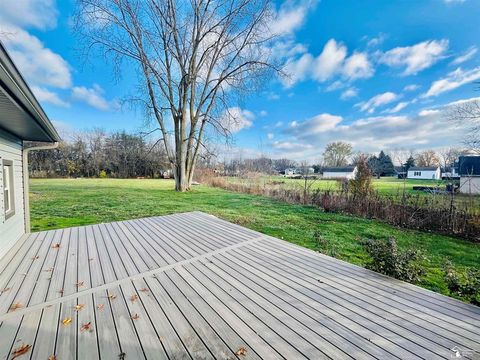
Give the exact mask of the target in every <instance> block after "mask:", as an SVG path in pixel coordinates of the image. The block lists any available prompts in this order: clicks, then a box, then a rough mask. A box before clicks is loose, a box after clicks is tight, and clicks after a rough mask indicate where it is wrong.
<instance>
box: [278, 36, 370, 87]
mask: <svg viewBox="0 0 480 360" xmlns="http://www.w3.org/2000/svg"><path fill="white" fill-rule="evenodd" d="M347 53H348V50H347V47H346V46H345V45H343V44H342V43H339V42H337V41H336V40H335V39H330V40H329V41H327V43H326V44H325V46H324V47H323V50H322V52H321V53H320V54H319V55H318V56H316V57H315V56H313V55H312V54H310V53H308V52H306V53H303V54H302V55H301V56H300V57H295V56H294V57H291V58H290V59H289V60H288V61H287V63H286V65H285V68H284V70H285V73H286V74H287V76H286V77H285V78H283V79H282V82H283V84H284V86H286V87H291V86H293V85H294V84H296V83H297V82H300V81H304V80H307V79H312V80H316V81H319V82H324V81H327V80H329V79H331V78H333V77H334V76H336V75H339V76H341V77H342V78H343V79H344V80H347V81H353V80H356V79H360V78H369V77H371V76H372V75H373V73H374V68H373V66H372V64H371V62H370V60H369V59H368V55H367V54H366V53H363V52H358V51H355V52H354V53H353V54H352V55H351V56H349V57H347ZM340 87H343V85H342V84H341V82H339V81H335V82H334V83H332V84H331V85H330V86H329V87H328V88H327V91H332V90H334V89H338V88H340Z"/></svg>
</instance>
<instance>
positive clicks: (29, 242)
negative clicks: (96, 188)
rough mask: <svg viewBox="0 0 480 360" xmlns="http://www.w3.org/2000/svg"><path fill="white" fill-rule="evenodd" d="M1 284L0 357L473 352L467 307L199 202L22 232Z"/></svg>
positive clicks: (473, 328)
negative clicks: (17, 353)
mask: <svg viewBox="0 0 480 360" xmlns="http://www.w3.org/2000/svg"><path fill="white" fill-rule="evenodd" d="M57 244H58V245H57ZM0 289H4V290H6V291H3V292H2V293H1V294H0V359H9V358H11V357H12V356H13V354H12V352H13V351H14V350H15V349H17V348H18V347H19V346H22V345H24V344H26V345H31V348H29V349H28V352H27V354H28V356H26V358H28V357H30V358H32V359H36V358H39V359H40V358H44V359H47V358H49V357H50V356H53V355H55V356H56V358H57V359H65V358H69V359H70V358H76V359H86V358H88V359H119V358H122V357H125V358H127V359H128V358H135V359H143V358H147V359H275V358H278V359H280V358H286V359H302V358H308V359H365V360H370V359H386V358H388V359H416V358H419V359H448V358H452V357H453V356H454V355H455V354H454V352H453V351H452V349H453V348H455V347H457V348H460V349H461V350H477V351H480V308H478V307H475V306H473V305H469V304H465V303H462V302H460V301H457V300H455V299H451V298H447V297H444V296H442V295H439V294H436V293H433V292H430V291H428V290H424V289H421V288H419V287H416V286H413V285H411V284H406V283H403V282H401V281H397V280H394V279H391V278H388V277H385V276H383V275H380V274H377V273H373V272H371V271H368V270H365V269H362V268H359V267H357V266H355V265H352V264H348V263H345V262H342V261H339V260H336V259H333V258H330V257H328V256H325V255H322V254H318V253H315V252H312V251H310V250H307V249H304V248H301V247H299V246H296V245H292V244H290V243H287V242H285V241H282V240H278V239H275V238H272V237H269V236H265V235H262V234H260V233H257V232H255V231H253V230H250V229H246V228H243V227H241V226H239V225H235V224H231V223H229V222H226V221H224V220H221V219H218V218H216V217H213V216H211V215H208V214H204V213H200V212H192V213H184V214H174V215H169V216H163V217H151V218H144V219H137V220H128V221H122V222H114V223H108V224H98V225H91V226H83V227H75V228H67V229H61V230H51V231H46V232H40V233H34V234H31V235H29V236H27V237H23V238H22V239H21V240H20V242H19V244H18V245H16V246H14V248H13V249H12V252H11V253H9V254H7V255H6V256H5V257H4V258H3V259H2V260H0ZM12 304H19V305H20V306H17V308H15V306H14V307H12ZM65 319H71V321H66V322H65V324H64V322H63V320H65ZM477 355H478V356H477ZM475 356H477V358H480V353H479V354H475V353H471V354H470V358H474V359H475Z"/></svg>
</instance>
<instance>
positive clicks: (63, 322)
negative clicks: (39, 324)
mask: <svg viewBox="0 0 480 360" xmlns="http://www.w3.org/2000/svg"><path fill="white" fill-rule="evenodd" d="M71 322H72V318H65V319H63V320H62V324H63V325H65V326H67V325H70V323H71Z"/></svg>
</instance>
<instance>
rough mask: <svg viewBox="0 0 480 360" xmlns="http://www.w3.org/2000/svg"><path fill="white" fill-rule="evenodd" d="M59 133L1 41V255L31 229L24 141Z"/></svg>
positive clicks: (56, 138) (49, 139) (48, 139)
mask: <svg viewBox="0 0 480 360" xmlns="http://www.w3.org/2000/svg"><path fill="white" fill-rule="evenodd" d="M59 140H60V137H59V135H58V133H57V131H56V130H55V128H54V127H53V125H52V123H51V122H50V120H49V119H48V117H47V115H46V114H45V112H44V111H43V109H42V108H41V106H40V105H39V103H38V101H37V100H36V98H35V96H34V95H33V93H32V91H31V90H30V88H29V87H28V85H27V83H26V82H25V80H24V79H23V77H22V76H21V74H20V72H19V71H18V69H17V68H16V66H15V65H14V63H13V62H12V60H11V58H10V57H9V55H8V53H7V51H6V50H5V48H4V47H3V45H2V44H1V43H0V194H1V196H0V258H2V257H3V256H4V255H5V254H6V253H7V251H8V250H9V249H10V248H11V247H12V246H14V244H15V243H16V242H17V240H19V239H20V238H21V237H22V235H23V234H25V233H27V232H29V231H30V220H29V208H28V160H27V154H28V152H29V151H31V150H32V149H37V150H38V149H43V148H47V147H52V145H51V144H49V145H47V146H41V147H31V148H29V149H28V150H27V149H25V148H24V141H39V142H46V143H56V142H58V141H59Z"/></svg>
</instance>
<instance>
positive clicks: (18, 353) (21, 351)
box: [12, 345, 32, 360]
mask: <svg viewBox="0 0 480 360" xmlns="http://www.w3.org/2000/svg"><path fill="white" fill-rule="evenodd" d="M31 347H32V345H22V346H20V347H18V348H16V349H15V350H13V352H12V355H13V357H12V360H13V359H16V358H17V357H19V356H22V355H25V354H26V353H27V352H28V350H30V348H31Z"/></svg>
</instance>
